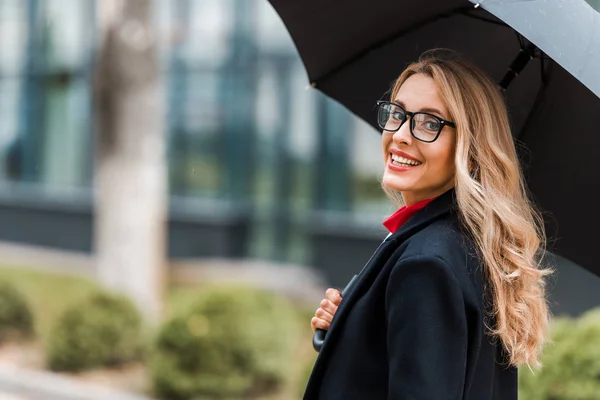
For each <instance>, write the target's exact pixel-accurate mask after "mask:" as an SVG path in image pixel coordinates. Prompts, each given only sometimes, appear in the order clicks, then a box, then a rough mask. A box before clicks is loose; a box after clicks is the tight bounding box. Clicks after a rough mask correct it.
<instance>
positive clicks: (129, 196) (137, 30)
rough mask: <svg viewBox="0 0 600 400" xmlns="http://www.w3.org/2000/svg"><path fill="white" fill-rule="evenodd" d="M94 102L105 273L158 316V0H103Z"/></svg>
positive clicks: (162, 241) (99, 251) (161, 221)
mask: <svg viewBox="0 0 600 400" xmlns="http://www.w3.org/2000/svg"><path fill="white" fill-rule="evenodd" d="M97 9H98V18H99V24H98V25H99V28H100V35H99V37H100V43H99V45H100V52H99V54H98V58H97V65H96V71H95V72H96V75H95V90H94V92H95V93H94V103H95V111H96V121H97V123H98V125H97V129H96V143H95V176H94V179H95V191H96V192H95V253H96V257H97V268H98V270H97V271H98V276H99V278H100V280H101V281H102V282H103V283H104V284H105V285H106V286H107V287H108V288H110V289H113V290H117V291H120V292H122V293H125V294H127V295H129V296H130V297H131V298H132V299H133V300H134V301H135V303H136V304H137V305H138V307H140V310H141V311H142V312H143V314H144V315H145V316H146V317H147V318H149V319H150V320H153V319H155V318H156V317H158V316H159V315H160V313H161V311H162V297H163V283H164V282H165V272H164V271H165V268H166V238H165V232H166V226H165V225H166V214H167V212H166V208H167V207H166V204H167V178H166V161H165V137H164V131H165V123H164V118H165V115H164V114H165V111H164V104H163V91H162V90H163V88H162V82H161V76H160V67H159V59H158V54H157V53H158V52H157V40H156V39H157V38H156V34H155V32H156V30H155V29H154V26H153V22H152V1H151V0H126V1H122V0H98V1H97Z"/></svg>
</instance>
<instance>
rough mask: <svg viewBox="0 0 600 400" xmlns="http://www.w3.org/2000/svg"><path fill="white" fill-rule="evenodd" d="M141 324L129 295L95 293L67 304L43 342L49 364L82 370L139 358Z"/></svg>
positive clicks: (51, 366) (50, 365)
mask: <svg viewBox="0 0 600 400" xmlns="http://www.w3.org/2000/svg"><path fill="white" fill-rule="evenodd" d="M141 328H142V320H141V317H140V314H139V313H138V310H137V309H136V308H135V307H134V306H133V304H132V303H131V301H130V300H129V299H128V298H126V297H124V296H121V295H116V294H112V293H105V292H98V293H94V294H92V295H90V296H89V297H87V298H86V299H84V300H83V301H81V302H79V303H77V304H73V305H72V306H71V307H69V308H67V309H66V310H65V311H64V312H63V313H62V314H61V315H60V316H59V318H58V320H57V321H56V322H55V325H54V326H53V327H52V330H51V332H50V336H49V338H48V343H47V345H46V360H47V362H48V366H49V367H50V368H51V369H52V370H56V371H82V370H85V369H90V368H96V367H109V366H114V365H119V364H123V363H126V362H129V361H133V360H136V359H139V358H140V355H141V350H142V346H141V342H142V337H141Z"/></svg>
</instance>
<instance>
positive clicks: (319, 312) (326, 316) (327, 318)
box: [315, 308, 333, 323]
mask: <svg viewBox="0 0 600 400" xmlns="http://www.w3.org/2000/svg"><path fill="white" fill-rule="evenodd" d="M315 317H317V318H319V319H322V320H325V321H327V322H329V323H331V321H332V320H333V314H330V313H329V312H327V311H325V310H323V309H322V308H319V309H318V310H317V312H315Z"/></svg>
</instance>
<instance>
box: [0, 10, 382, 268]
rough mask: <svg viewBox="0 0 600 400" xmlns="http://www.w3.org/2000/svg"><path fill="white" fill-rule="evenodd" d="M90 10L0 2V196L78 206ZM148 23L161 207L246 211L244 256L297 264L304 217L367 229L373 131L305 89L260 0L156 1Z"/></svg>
mask: <svg viewBox="0 0 600 400" xmlns="http://www.w3.org/2000/svg"><path fill="white" fill-rule="evenodd" d="M94 3H95V2H94V1H93V0H26V1H24V0H2V1H0V49H1V50H0V52H1V53H0V91H1V93H2V94H3V95H2V97H1V98H0V161H1V162H0V182H1V183H2V189H1V190H11V191H15V190H16V191H18V190H21V189H20V188H24V187H26V188H28V191H27V193H31V190H33V191H34V192H35V193H38V192H39V193H42V194H43V195H48V194H51V195H54V196H58V198H60V199H64V201H65V202H68V201H69V199H70V198H71V197H72V196H75V195H78V196H83V197H85V196H88V197H89V194H90V192H91V189H92V185H93V182H92V160H93V137H92V127H93V116H92V111H91V71H92V66H93V61H94V51H95V41H96V38H95V36H94V35H95V29H93V27H94V25H95V10H94V7H95V5H94ZM155 16H156V21H157V29H158V37H159V38H160V55H161V62H162V66H163V71H164V74H165V82H166V83H167V85H166V92H165V96H167V100H168V101H167V104H168V110H167V112H168V114H167V116H168V132H167V135H166V136H167V140H168V149H169V153H168V162H169V166H168V167H169V190H170V195H171V198H172V200H176V201H180V204H186V205H187V207H190V209H192V210H193V209H194V208H197V209H199V210H200V209H201V208H203V207H204V208H207V207H209V208H210V207H211V204H217V203H227V204H231V205H232V206H233V207H235V208H236V209H243V210H248V213H249V214H250V215H251V219H252V224H251V226H252V235H251V238H252V243H250V246H249V250H248V256H252V257H260V258H273V259H278V260H283V261H292V262H299V263H302V262H306V261H307V258H306V257H307V251H308V250H307V246H306V229H307V224H308V223H309V222H308V221H310V220H311V219H310V216H311V215H312V214H311V213H312V212H313V211H314V210H328V212H329V213H334V214H340V215H343V216H345V217H344V218H347V219H352V218H366V219H368V220H370V221H373V224H374V225H377V224H380V221H381V219H382V218H383V217H384V215H385V214H386V213H388V212H389V211H390V210H391V209H390V205H389V203H388V202H387V200H386V199H385V197H384V195H383V194H382V192H381V190H380V189H379V187H378V185H379V184H378V176H379V174H380V171H379V170H380V169H381V162H380V157H381V155H380V153H381V152H380V149H379V135H378V134H376V133H375V131H374V130H372V129H371V128H370V127H368V126H366V125H365V124H364V123H363V122H361V121H359V120H358V119H357V118H355V117H353V116H352V115H351V114H350V113H349V112H347V111H346V110H345V109H344V108H343V107H341V106H340V105H338V104H337V103H335V102H333V101H331V100H329V99H327V98H326V97H325V96H323V95H321V94H320V93H319V92H317V91H315V90H313V89H307V83H308V81H307V77H306V73H305V70H304V67H303V65H302V63H301V61H300V59H299V57H298V55H297V53H296V50H295V47H294V45H293V43H292V41H291V39H290V38H289V35H288V33H287V31H286V30H285V28H284V26H283V24H282V23H281V21H280V20H279V17H278V16H277V15H276V14H275V12H274V11H273V10H272V8H271V6H270V5H269V3H268V2H267V1H265V0H260V1H258V0H177V1H175V0H159V1H156V13H155ZM178 204H179V203H178Z"/></svg>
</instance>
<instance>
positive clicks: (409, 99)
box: [393, 74, 447, 115]
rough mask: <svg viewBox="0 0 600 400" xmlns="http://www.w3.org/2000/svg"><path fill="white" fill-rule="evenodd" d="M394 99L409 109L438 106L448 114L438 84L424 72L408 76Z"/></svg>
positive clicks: (417, 109)
mask: <svg viewBox="0 0 600 400" xmlns="http://www.w3.org/2000/svg"><path fill="white" fill-rule="evenodd" d="M393 101H394V102H396V103H400V104H403V105H404V107H406V109H408V110H409V111H419V110H421V109H423V108H436V109H438V110H440V111H441V112H442V113H444V115H447V110H446V105H445V104H444V101H443V100H442V97H441V95H440V93H439V90H438V88H437V85H436V84H435V82H434V80H433V79H431V78H430V77H428V76H426V75H423V74H415V75H413V76H411V77H410V78H408V79H407V80H406V81H405V82H404V83H403V84H402V86H401V87H400V89H399V90H398V93H396V97H395V98H394V99H393Z"/></svg>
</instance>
